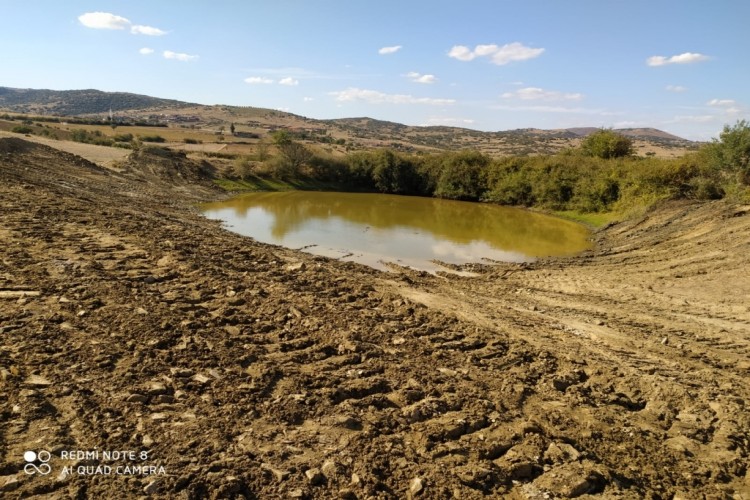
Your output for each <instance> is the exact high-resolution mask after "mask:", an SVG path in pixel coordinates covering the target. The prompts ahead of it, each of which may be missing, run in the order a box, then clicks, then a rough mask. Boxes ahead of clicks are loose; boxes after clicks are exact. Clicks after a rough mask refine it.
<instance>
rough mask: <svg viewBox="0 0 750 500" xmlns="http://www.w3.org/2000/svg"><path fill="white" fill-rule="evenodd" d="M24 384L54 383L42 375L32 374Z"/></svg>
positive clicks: (36, 385)
mask: <svg viewBox="0 0 750 500" xmlns="http://www.w3.org/2000/svg"><path fill="white" fill-rule="evenodd" d="M24 384H26V385H30V386H32V387H49V386H51V385H52V382H50V381H49V380H47V379H46V378H44V377H42V376H41V375H31V376H30V377H29V378H27V379H26V380H25V381H24Z"/></svg>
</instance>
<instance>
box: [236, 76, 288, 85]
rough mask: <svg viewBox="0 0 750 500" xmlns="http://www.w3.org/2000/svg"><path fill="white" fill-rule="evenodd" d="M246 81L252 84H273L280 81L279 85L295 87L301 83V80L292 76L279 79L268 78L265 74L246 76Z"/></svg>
mask: <svg viewBox="0 0 750 500" xmlns="http://www.w3.org/2000/svg"><path fill="white" fill-rule="evenodd" d="M245 83H249V84H250V85H271V84H272V83H278V84H279V85H286V86H288V87H294V86H297V85H299V80H297V79H295V78H292V77H291V76H287V77H284V78H282V79H280V80H278V81H276V80H274V79H273V78H266V77H265V76H251V77H248V78H245Z"/></svg>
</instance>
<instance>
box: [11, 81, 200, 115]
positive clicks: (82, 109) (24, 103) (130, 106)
mask: <svg viewBox="0 0 750 500" xmlns="http://www.w3.org/2000/svg"><path fill="white" fill-rule="evenodd" d="M189 105H190V104H189V103H186V102H181V101H176V100H173V99H160V98H158V97H150V96H146V95H140V94H131V93H128V92H102V91H101V90H94V89H85V90H48V89H14V88H10V87H0V109H5V110H8V111H12V112H15V113H28V114H40V115H44V114H51V115H62V116H76V115H87V114H95V113H109V111H110V109H111V110H112V111H128V110H141V109H147V108H155V107H167V108H175V109H179V108H183V107H186V106H189Z"/></svg>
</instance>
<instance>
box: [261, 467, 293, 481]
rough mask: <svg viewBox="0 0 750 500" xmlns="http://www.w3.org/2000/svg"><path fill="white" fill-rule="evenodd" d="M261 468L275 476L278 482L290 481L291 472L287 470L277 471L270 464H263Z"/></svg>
mask: <svg viewBox="0 0 750 500" xmlns="http://www.w3.org/2000/svg"><path fill="white" fill-rule="evenodd" d="M260 468H261V469H264V470H267V471H269V472H270V473H271V474H273V477H275V478H276V480H277V481H278V482H283V481H286V480H287V479H289V471H287V470H281V469H277V468H275V467H274V466H272V465H271V464H268V463H265V462H264V463H262V464H260Z"/></svg>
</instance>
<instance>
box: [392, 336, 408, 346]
mask: <svg viewBox="0 0 750 500" xmlns="http://www.w3.org/2000/svg"><path fill="white" fill-rule="evenodd" d="M391 342H392V343H393V345H401V344H405V343H406V339H405V338H404V337H396V338H394V339H393V340H391Z"/></svg>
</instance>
